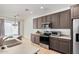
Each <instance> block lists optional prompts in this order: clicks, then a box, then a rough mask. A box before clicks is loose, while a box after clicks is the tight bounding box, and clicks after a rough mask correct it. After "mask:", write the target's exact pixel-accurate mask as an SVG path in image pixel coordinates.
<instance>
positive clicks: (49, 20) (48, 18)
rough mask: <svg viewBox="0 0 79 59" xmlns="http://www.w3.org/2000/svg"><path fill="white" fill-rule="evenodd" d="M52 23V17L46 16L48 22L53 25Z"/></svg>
mask: <svg viewBox="0 0 79 59" xmlns="http://www.w3.org/2000/svg"><path fill="white" fill-rule="evenodd" d="M51 21H52V17H51V15H47V16H46V22H48V23H51Z"/></svg>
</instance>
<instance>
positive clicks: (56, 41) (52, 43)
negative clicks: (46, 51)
mask: <svg viewBox="0 0 79 59" xmlns="http://www.w3.org/2000/svg"><path fill="white" fill-rule="evenodd" d="M50 48H51V49H54V50H59V39H58V38H51V39H50Z"/></svg>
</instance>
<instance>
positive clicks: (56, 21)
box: [51, 13, 60, 28]
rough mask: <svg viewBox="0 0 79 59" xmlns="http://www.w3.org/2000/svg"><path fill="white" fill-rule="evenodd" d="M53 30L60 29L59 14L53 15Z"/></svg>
mask: <svg viewBox="0 0 79 59" xmlns="http://www.w3.org/2000/svg"><path fill="white" fill-rule="evenodd" d="M51 22H52V28H59V25H60V24H59V23H60V21H59V13H56V14H53V15H51Z"/></svg>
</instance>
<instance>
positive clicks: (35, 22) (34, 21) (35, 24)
mask: <svg viewBox="0 0 79 59" xmlns="http://www.w3.org/2000/svg"><path fill="white" fill-rule="evenodd" d="M37 28H38V19H37V18H35V19H33V29H37Z"/></svg>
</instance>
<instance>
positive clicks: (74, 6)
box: [71, 5, 79, 19]
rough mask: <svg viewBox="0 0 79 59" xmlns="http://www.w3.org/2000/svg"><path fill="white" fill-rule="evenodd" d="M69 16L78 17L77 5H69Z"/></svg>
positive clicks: (78, 7) (78, 6) (78, 9)
mask: <svg viewBox="0 0 79 59" xmlns="http://www.w3.org/2000/svg"><path fill="white" fill-rule="evenodd" d="M71 18H72V19H73V18H79V5H73V6H71Z"/></svg>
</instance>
